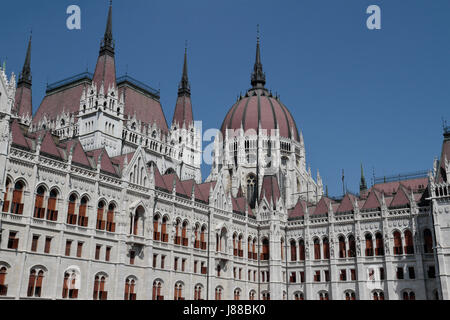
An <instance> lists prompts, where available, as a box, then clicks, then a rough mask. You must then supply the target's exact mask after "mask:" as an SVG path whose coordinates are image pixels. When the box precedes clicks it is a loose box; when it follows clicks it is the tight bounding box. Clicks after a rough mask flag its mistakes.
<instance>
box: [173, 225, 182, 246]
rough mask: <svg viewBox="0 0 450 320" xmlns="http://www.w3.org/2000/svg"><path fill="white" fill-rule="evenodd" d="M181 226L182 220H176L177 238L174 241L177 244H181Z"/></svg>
mask: <svg viewBox="0 0 450 320" xmlns="http://www.w3.org/2000/svg"><path fill="white" fill-rule="evenodd" d="M180 227H181V221H180V220H179V219H177V220H176V225H175V239H174V241H175V242H174V243H175V244H177V245H181V236H180Z"/></svg>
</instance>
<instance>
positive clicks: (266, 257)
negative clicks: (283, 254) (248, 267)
mask: <svg viewBox="0 0 450 320" xmlns="http://www.w3.org/2000/svg"><path fill="white" fill-rule="evenodd" d="M261 260H269V239H267V238H264V239H263V241H262V253H261Z"/></svg>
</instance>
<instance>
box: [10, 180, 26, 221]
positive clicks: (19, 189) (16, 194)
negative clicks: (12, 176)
mask: <svg viewBox="0 0 450 320" xmlns="http://www.w3.org/2000/svg"><path fill="white" fill-rule="evenodd" d="M23 189H24V184H23V182H22V181H18V182H16V184H15V185H14V191H13V198H12V205H11V213H14V214H22V213H23V203H22V196H23V191H24V190H23Z"/></svg>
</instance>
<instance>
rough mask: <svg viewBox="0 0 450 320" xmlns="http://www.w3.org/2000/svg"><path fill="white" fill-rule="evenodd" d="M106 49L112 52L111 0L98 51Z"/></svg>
mask: <svg viewBox="0 0 450 320" xmlns="http://www.w3.org/2000/svg"><path fill="white" fill-rule="evenodd" d="M103 51H108V52H109V53H111V54H114V39H113V35H112V0H110V2H109V11H108V19H107V22H106V30H105V35H104V36H103V40H102V45H101V48H100V52H103Z"/></svg>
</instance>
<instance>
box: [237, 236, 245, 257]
mask: <svg viewBox="0 0 450 320" xmlns="http://www.w3.org/2000/svg"><path fill="white" fill-rule="evenodd" d="M238 256H239V257H241V258H242V257H243V256H244V251H243V250H242V234H240V235H239V238H238Z"/></svg>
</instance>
